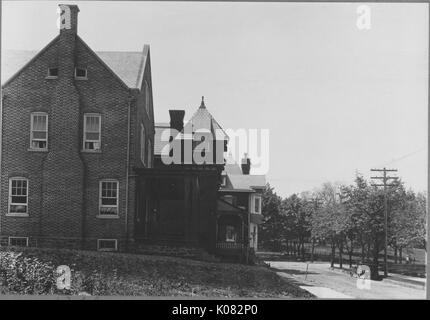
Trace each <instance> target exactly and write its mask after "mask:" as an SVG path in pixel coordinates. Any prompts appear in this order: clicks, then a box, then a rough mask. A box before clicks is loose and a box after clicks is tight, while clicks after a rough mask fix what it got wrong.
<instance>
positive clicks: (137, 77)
mask: <svg viewBox="0 0 430 320" xmlns="http://www.w3.org/2000/svg"><path fill="white" fill-rule="evenodd" d="M56 39H57V38H55V39H54V40H53V41H55V40H56ZM79 40H81V41H82V39H80V38H79ZM53 41H51V43H50V44H52V42H53ZM82 43H83V44H84V45H86V44H85V42H84V41H82ZM87 47H88V46H87ZM45 48H46V47H45ZM45 48H44V49H45ZM44 49H42V50H41V51H39V52H38V51H30V50H2V59H1V83H2V85H4V84H5V83H6V82H8V80H10V79H11V77H13V76H14V75H15V74H17V73H18V72H19V71H21V70H22V69H23V67H25V66H26V64H27V63H29V62H30V61H31V60H32V59H33V58H35V57H36V56H37V55H38V54H40V53H41V52H43V51H44ZM95 53H96V55H97V56H98V57H99V58H100V60H101V61H102V62H103V63H104V64H106V65H107V66H108V67H109V68H110V69H111V70H112V71H113V73H114V74H115V75H117V76H118V77H119V79H120V80H121V81H122V82H123V83H124V84H125V85H126V86H127V87H129V88H137V89H140V88H141V85H142V79H143V72H144V67H145V65H146V60H147V58H148V55H149V46H148V45H145V46H144V48H143V50H142V52H125V51H124V52H123V51H100V52H95Z"/></svg>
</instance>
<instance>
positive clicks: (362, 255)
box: [361, 242, 366, 263]
mask: <svg viewBox="0 0 430 320" xmlns="http://www.w3.org/2000/svg"><path fill="white" fill-rule="evenodd" d="M365 257H366V255H365V244H364V242H362V243H361V262H362V263H364V260H365Z"/></svg>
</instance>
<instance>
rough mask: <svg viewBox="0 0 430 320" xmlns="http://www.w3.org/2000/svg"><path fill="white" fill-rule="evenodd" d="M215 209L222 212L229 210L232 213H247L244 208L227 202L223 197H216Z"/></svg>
mask: <svg viewBox="0 0 430 320" xmlns="http://www.w3.org/2000/svg"><path fill="white" fill-rule="evenodd" d="M217 211H218V212H220V211H223V212H231V213H232V214H237V213H245V214H246V213H248V212H247V211H246V210H244V209H242V208H239V207H237V206H234V205H233V204H231V203H230V202H227V201H225V200H223V199H220V198H218V199H217Z"/></svg>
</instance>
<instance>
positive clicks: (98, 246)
mask: <svg viewBox="0 0 430 320" xmlns="http://www.w3.org/2000/svg"><path fill="white" fill-rule="evenodd" d="M100 241H115V249H108V248H104V249H101V248H100ZM97 250H98V251H118V240H117V239H97Z"/></svg>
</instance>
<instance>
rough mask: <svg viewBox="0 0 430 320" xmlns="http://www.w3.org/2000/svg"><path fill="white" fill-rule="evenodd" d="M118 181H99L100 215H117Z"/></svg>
mask: <svg viewBox="0 0 430 320" xmlns="http://www.w3.org/2000/svg"><path fill="white" fill-rule="evenodd" d="M118 185H119V183H118V181H116V180H102V181H100V201H99V203H100V205H99V207H100V208H99V214H100V215H101V216H109V215H118V192H119V190H118Z"/></svg>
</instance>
